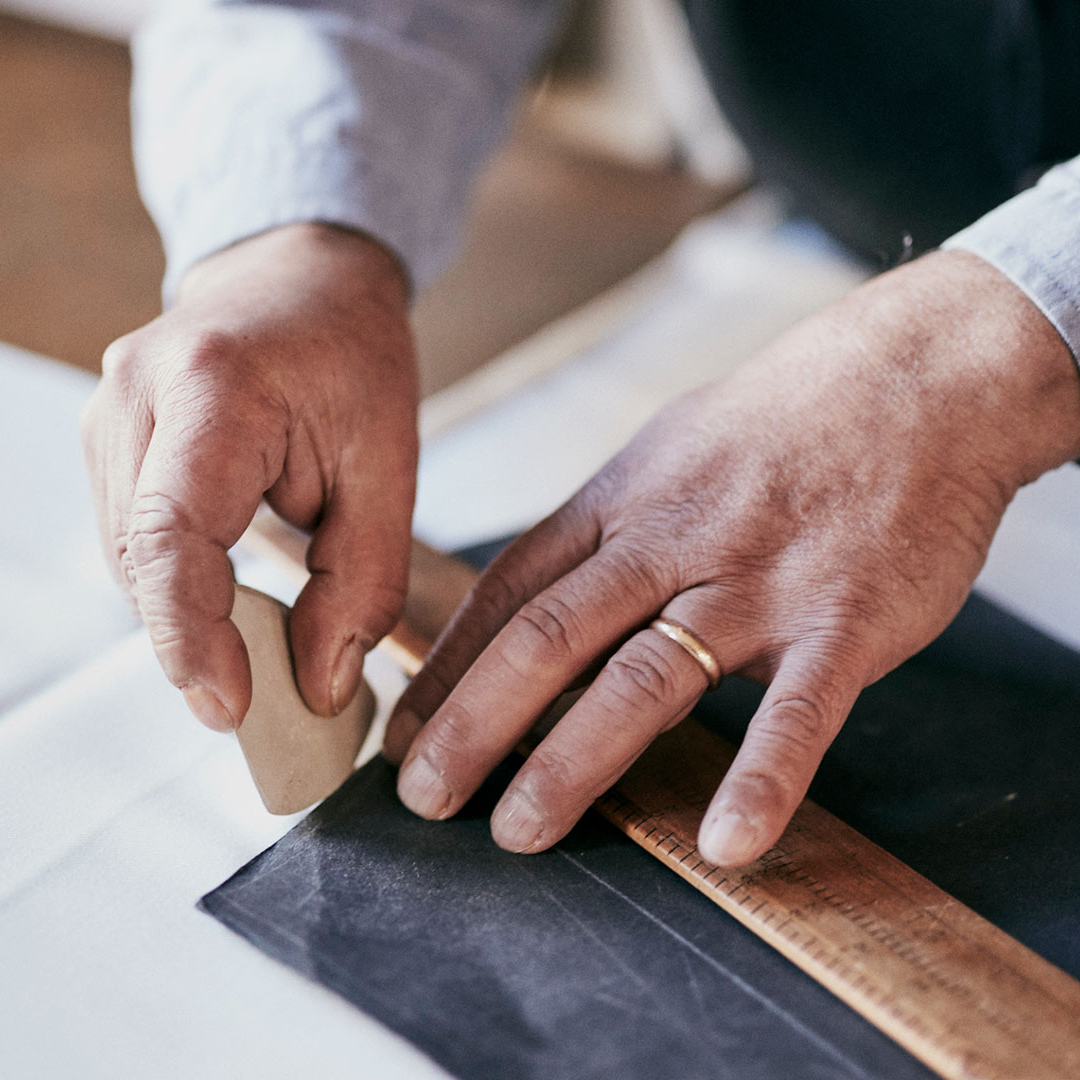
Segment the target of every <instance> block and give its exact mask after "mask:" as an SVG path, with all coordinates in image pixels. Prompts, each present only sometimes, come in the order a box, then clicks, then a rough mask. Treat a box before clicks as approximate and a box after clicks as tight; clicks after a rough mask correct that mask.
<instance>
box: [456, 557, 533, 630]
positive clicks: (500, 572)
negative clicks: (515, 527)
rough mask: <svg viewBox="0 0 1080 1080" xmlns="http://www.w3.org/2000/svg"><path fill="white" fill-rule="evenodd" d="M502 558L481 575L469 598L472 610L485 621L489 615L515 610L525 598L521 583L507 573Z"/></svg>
mask: <svg viewBox="0 0 1080 1080" xmlns="http://www.w3.org/2000/svg"><path fill="white" fill-rule="evenodd" d="M501 558H502V557H501V556H500V558H499V559H496V561H495V562H493V563H492V564H491V566H489V567H488V569H487V570H486V571H485V572H484V573H483V574H482V575H481V576H480V578H479V579H478V580H477V582H476V584H475V585H474V586H473V588H472V591H471V592H470V594H469V598H468V605H469V608H470V610H471V611H473V612H474V613H475V614H476V615H477V616H478V617H479V618H480V619H481V620H482V621H483V622H485V623H486V622H487V621H488V617H489V616H499V615H502V614H503V613H504V612H510V611H513V610H514V608H516V607H518V606H519V605H520V604H521V602H522V600H523V599H524V595H523V589H522V587H521V585H519V584H518V582H516V581H515V580H514V579H513V578H511V577H510V576H509V575H508V574H507V573H506V571H505V569H504V567H503V565H502V563H501Z"/></svg>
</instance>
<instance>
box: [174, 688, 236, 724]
mask: <svg viewBox="0 0 1080 1080" xmlns="http://www.w3.org/2000/svg"><path fill="white" fill-rule="evenodd" d="M183 690H184V700H185V701H186V702H187V707H188V708H189V709H190V710H191V711H192V712H193V713H194V714H195V715H196V716H197V717H198V718H199V720H200V721H201V722H202V723H203V724H205V725H206V726H207V727H208V728H209V729H210V730H211V731H235V730H236V729H237V728H238V727H239V726H240V725H239V724H237V722H236V721H235V720H234V719H233V717H232V713H230V712H229V710H228V709H226V708H225V706H224V705H222V703H221V698H219V697H218V696H217V694H215V693H214V692H213V690H209V689H207V688H206V687H205V686H203V685H202V683H188V685H187V686H185V687H184V688H183Z"/></svg>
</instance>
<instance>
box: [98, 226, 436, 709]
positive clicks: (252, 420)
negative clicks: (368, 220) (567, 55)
mask: <svg viewBox="0 0 1080 1080" xmlns="http://www.w3.org/2000/svg"><path fill="white" fill-rule="evenodd" d="M406 299H407V298H406V287H405V282H404V279H403V276H402V274H401V272H400V270H399V268H398V266H397V264H396V263H395V262H394V260H393V259H391V257H390V256H389V255H388V254H387V253H386V252H385V251H384V250H383V249H382V248H381V247H379V246H378V245H376V244H375V243H373V242H372V241H369V240H366V239H365V238H363V237H362V236H359V235H358V234H355V233H351V232H345V231H343V230H337V229H331V228H325V227H322V226H316V225H298V226H290V227H288V228H283V229H280V230H275V231H274V232H270V233H266V234H263V235H262V236H259V237H256V238H254V239H253V240H249V241H246V242H245V243H242V244H238V245H236V246H235V247H233V248H229V249H227V250H225V251H222V252H220V253H218V254H216V255H214V256H212V257H211V258H210V259H208V260H206V261H205V262H203V263H202V264H200V265H199V266H198V267H196V269H195V270H194V271H192V272H191V273H189V275H188V276H187V277H186V278H185V280H184V282H183V284H182V287H181V291H180V296H179V298H178V302H177V304H176V305H175V306H174V307H173V308H172V309H171V310H170V311H168V312H167V313H166V314H164V315H162V316H161V317H160V318H158V319H155V320H154V321H153V322H152V323H150V324H149V325H147V326H145V327H143V328H142V329H141V330H138V331H136V332H135V333H133V334H130V335H128V336H127V337H125V338H122V339H121V340H120V341H118V342H116V343H115V344H113V345H112V346H110V348H109V350H108V352H107V353H106V355H105V359H104V362H103V378H102V380H101V383H100V385H99V387H98V388H97V390H96V391H95V393H94V395H93V398H92V399H91V401H90V403H89V405H88V407H87V409H86V412H85V414H84V417H83V445H84V449H85V452H86V457H87V462H88V465H89V469H90V476H91V482H92V486H93V490H94V496H95V501H96V506H97V511H98V520H99V523H100V525H101V531H102V536H103V541H104V545H105V551H106V555H107V557H108V559H109V561H110V565H111V566H112V568H113V571H114V574H115V575H116V577H117V579H118V580H119V581H120V583H121V585H122V586H123V587H124V588H125V589H126V590H127V591H128V592H129V594H130V595H131V596H132V598H133V600H134V601H135V602H136V604H137V606H138V609H139V611H140V613H141V614H142V617H143V618H144V620H145V621H146V625H147V627H148V629H149V631H150V637H151V639H152V641H153V643H154V648H155V650H156V652H157V656H158V658H159V660H160V661H161V665H162V667H163V668H164V670H165V673H166V674H167V675H168V677H169V679H170V680H171V681H172V682H173V683H174V684H175V685H176V686H179V687H181V688H182V689H183V690H184V693H185V696H186V698H187V701H188V704H189V705H190V706H191V708H192V710H193V711H194V712H195V714H196V715H197V716H198V717H199V718H200V719H201V720H202V721H203V722H204V723H206V724H207V725H208V726H210V727H212V728H215V729H218V730H232V729H233V728H235V727H236V726H237V725H238V724H239V723H240V721H241V720H242V718H243V716H244V714H245V712H247V708H248V705H249V704H250V700H251V675H250V670H249V667H248V660H247V654H246V652H245V650H244V645H243V642H242V641H241V639H240V635H239V633H238V632H237V630H236V628H235V627H234V626H233V624H232V623H231V622H230V621H229V611H230V609H231V606H232V597H233V585H232V571H231V567H230V565H229V561H228V558H227V556H226V552H227V550H228V549H229V547H230V546H231V545H232V544H234V543H235V542H236V541H237V540H238V539H239V537H240V535H241V533H242V532H243V531H244V529H245V528H246V527H247V525H248V523H249V522H250V521H251V518H252V516H253V515H254V513H255V510H256V508H257V506H258V504H259V501H260V499H261V498H262V497H263V495H264V494H265V496H266V498H267V500H268V502H269V503H270V505H271V506H272V507H273V508H274V509H275V510H276V511H277V512H278V513H279V514H281V516H282V517H284V518H285V519H287V520H288V521H290V522H292V523H294V524H296V525H298V526H300V527H301V528H305V529H309V530H313V531H314V539H313V542H312V545H311V548H310V551H309V553H308V565H309V569H310V570H311V571H312V577H311V579H310V581H309V582H308V584H307V586H306V587H305V588H304V590H303V592H302V593H301V595H300V597H299V599H298V600H297V603H296V606H295V607H294V609H293V612H292V617H291V620H290V627H289V628H290V636H291V640H292V647H293V654H294V656H295V658H296V667H297V677H298V681H299V684H300V688H301V691H302V692H303V695H304V697H305V699H306V700H307V702H308V704H309V705H310V706H311V707H312V708H313V709H315V710H316V711H317V712H319V713H322V714H325V715H330V714H332V713H335V712H338V711H340V709H341V708H342V707H343V706H344V705H345V704H347V703H348V701H349V700H350V699H351V698H352V696H353V694H354V693H355V690H356V687H357V685H358V682H359V679H360V672H361V668H362V664H363V658H364V654H365V653H366V652H367V651H368V650H369V649H370V648H371V647H372V646H373V645H374V644H375V643H376V642H377V641H378V639H379V638H380V637H382V636H383V635H384V634H385V633H386V632H387V631H388V630H389V629H390V628H391V627H392V626H393V624H394V622H395V621H396V619H397V618H398V615H399V614H400V611H401V607H402V603H403V599H404V592H405V583H406V571H407V565H408V542H409V523H410V518H411V515H412V503H413V490H414V483H415V480H414V477H415V471H416V453H417V446H416V441H417V440H416V375H415V367H414V361H413V348H412V341H411V337H410V334H409V330H408V323H407V313H406V311H407V309H406Z"/></svg>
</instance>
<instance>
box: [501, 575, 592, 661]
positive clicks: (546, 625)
mask: <svg viewBox="0 0 1080 1080" xmlns="http://www.w3.org/2000/svg"><path fill="white" fill-rule="evenodd" d="M515 622H516V630H517V631H518V633H517V637H516V639H515V645H514V647H513V649H512V651H510V652H509V654H508V655H506V657H505V659H506V660H507V662H508V663H510V664H511V665H512V666H513V667H515V669H517V670H524V669H528V668H531V667H533V666H535V665H537V664H539V665H542V666H548V665H553V664H559V663H562V662H564V661H566V660H567V659H569V658H570V657H572V656H575V655H576V654H577V652H578V651H579V648H580V644H581V640H582V637H581V632H580V628H579V624H578V617H577V615H576V614H575V613H574V611H573V609H572V608H571V607H570V606H569V605H568V604H567V603H565V602H564V601H563V600H562V599H561V598H559V597H558V596H555V595H553V594H551V593H550V592H549V593H541V595H540V596H537V597H535V598H534V599H532V600H530V601H529V602H528V603H527V604H526V605H525V606H524V607H523V608H522V609H521V610H520V611H519V612H518V614H517V618H516V620H515Z"/></svg>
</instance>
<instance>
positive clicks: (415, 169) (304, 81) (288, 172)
mask: <svg viewBox="0 0 1080 1080" xmlns="http://www.w3.org/2000/svg"><path fill="white" fill-rule="evenodd" d="M564 7H565V4H564V3H563V2H561V0H354V2H348V0H324V2H321V3H320V2H315V0H309V2H304V0H293V2H281V0H278V2H263V3H252V2H245V0H231V2H230V0H217V2H215V0H173V2H171V3H165V4H163V5H160V7H159V9H158V11H157V12H156V13H155V15H154V16H153V17H152V18H151V19H150V21H149V22H148V23H147V24H146V25H145V26H144V27H143V29H142V30H141V31H140V33H139V34H138V35H137V37H136V39H135V42H134V62H135V78H134V84H133V90H132V100H133V118H134V141H135V158H136V167H137V170H138V175H139V184H140V188H141V191H142V195H143V199H144V201H145V202H146V205H147V207H148V208H149V210H150V213H151V215H152V216H153V218H154V220H155V223H156V224H157V226H158V229H159V231H160V232H161V236H162V240H163V242H164V245H165V253H166V259H167V270H166V277H165V285H164V293H165V299H166V303H169V302H171V299H172V297H173V296H174V294H175V290H176V287H177V284H178V282H179V280H180V278H181V276H182V275H183V274H184V272H185V271H186V270H187V269H188V268H189V267H190V266H192V265H193V264H194V263H195V262H197V261H199V260H200V259H202V258H204V257H205V256H207V255H209V254H211V253H213V252H215V251H218V250H220V249H221V248H224V247H227V246H228V245H229V244H232V243H235V242H236V241H238V240H242V239H244V238H245V237H248V236H253V235H255V234H256V233H260V232H263V231H265V230H267V229H271V228H274V227H276V226H280V225H286V224H289V223H291V222H296V221H323V222H328V223H332V224H337V225H343V226H346V227H349V228H355V229H360V230H363V231H365V232H368V233H371V234H372V235H374V236H376V237H378V238H379V239H380V240H381V241H382V242H383V243H385V244H386V245H387V246H389V247H390V248H391V249H393V250H394V251H395V252H396V253H397V254H398V255H399V257H400V258H401V259H402V260H403V262H404V264H405V266H406V267H407V268H408V270H409V272H410V274H411V275H412V279H413V283H414V285H415V286H416V287H423V286H424V285H425V284H427V283H428V282H430V281H431V280H432V278H434V277H435V276H436V275H437V274H438V273H439V272H440V271H441V270H442V269H443V268H444V267H445V266H446V264H447V263H448V262H449V261H450V259H451V258H452V256H453V254H454V252H455V250H456V247H457V244H458V241H459V235H460V231H461V225H462V219H463V218H464V215H465V212H466V209H467V202H468V194H469V188H470V185H471V182H472V180H473V178H474V177H475V175H476V173H477V172H478V171H479V169H480V167H481V166H482V165H483V163H484V161H485V160H486V158H487V157H488V156H489V154H490V153H491V152H492V150H493V149H494V147H495V146H496V145H497V143H498V141H499V139H500V138H501V136H502V135H503V134H504V132H505V129H506V127H507V125H508V123H509V119H510V117H511V114H512V111H513V106H514V103H515V102H516V100H517V96H518V93H519V91H520V88H521V86H522V84H523V82H524V81H525V79H526V77H527V76H528V74H529V72H530V70H531V68H532V67H533V66H534V64H535V63H536V62H537V59H538V58H539V56H540V55H541V54H542V51H543V49H544V48H545V46H546V45H547V44H548V42H549V41H550V40H551V37H552V35H553V34H554V32H555V30H556V28H557V26H558V23H559V20H560V16H561V14H562V11H563V8H564Z"/></svg>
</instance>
